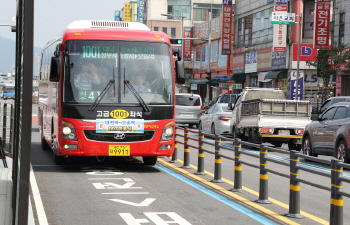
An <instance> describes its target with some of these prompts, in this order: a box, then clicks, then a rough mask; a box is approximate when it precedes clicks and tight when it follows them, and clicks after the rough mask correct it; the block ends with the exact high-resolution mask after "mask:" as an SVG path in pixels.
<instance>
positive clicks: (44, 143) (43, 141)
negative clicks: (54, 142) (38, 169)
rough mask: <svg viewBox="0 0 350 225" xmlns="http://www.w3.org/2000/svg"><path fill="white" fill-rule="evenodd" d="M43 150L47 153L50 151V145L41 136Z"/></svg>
mask: <svg viewBox="0 0 350 225" xmlns="http://www.w3.org/2000/svg"><path fill="white" fill-rule="evenodd" d="M41 148H42V149H43V150H45V151H47V150H50V149H51V148H50V145H49V144H48V143H47V142H46V140H45V138H44V137H43V136H41Z"/></svg>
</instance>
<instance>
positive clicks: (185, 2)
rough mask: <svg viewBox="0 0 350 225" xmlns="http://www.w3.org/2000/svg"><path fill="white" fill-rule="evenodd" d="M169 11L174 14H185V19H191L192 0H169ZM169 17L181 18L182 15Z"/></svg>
mask: <svg viewBox="0 0 350 225" xmlns="http://www.w3.org/2000/svg"><path fill="white" fill-rule="evenodd" d="M168 13H169V14H173V15H182V16H185V18H184V20H190V19H191V1H190V0H168ZM168 19H175V20H181V17H176V16H174V17H171V16H168Z"/></svg>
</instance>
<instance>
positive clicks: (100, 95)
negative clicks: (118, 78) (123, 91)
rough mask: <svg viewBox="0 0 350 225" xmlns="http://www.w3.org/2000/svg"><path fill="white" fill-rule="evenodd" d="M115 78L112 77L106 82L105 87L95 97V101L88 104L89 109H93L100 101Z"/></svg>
mask: <svg viewBox="0 0 350 225" xmlns="http://www.w3.org/2000/svg"><path fill="white" fill-rule="evenodd" d="M114 82H115V80H114V79H110V80H109V82H108V84H107V85H106V87H105V89H103V91H102V92H101V93H100V94H99V96H98V97H97V98H96V99H95V101H94V102H93V103H92V105H91V106H90V109H89V111H94V110H95V108H96V107H97V105H98V104H99V103H100V101H101V100H102V98H103V97H104V96H105V94H106V93H107V91H108V90H109V88H110V87H111V86H112V84H114Z"/></svg>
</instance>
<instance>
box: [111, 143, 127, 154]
mask: <svg viewBox="0 0 350 225" xmlns="http://www.w3.org/2000/svg"><path fill="white" fill-rule="evenodd" d="M108 155H109V156H130V145H110V146H109V151H108Z"/></svg>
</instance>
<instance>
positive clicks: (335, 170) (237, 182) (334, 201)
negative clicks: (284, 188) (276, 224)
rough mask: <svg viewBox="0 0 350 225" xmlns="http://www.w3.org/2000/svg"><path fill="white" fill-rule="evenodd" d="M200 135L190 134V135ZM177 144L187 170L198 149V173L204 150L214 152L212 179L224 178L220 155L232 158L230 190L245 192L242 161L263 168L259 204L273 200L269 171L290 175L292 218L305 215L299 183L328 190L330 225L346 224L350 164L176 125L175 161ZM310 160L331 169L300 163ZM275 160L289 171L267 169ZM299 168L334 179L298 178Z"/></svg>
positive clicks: (261, 170) (200, 173)
mask: <svg viewBox="0 0 350 225" xmlns="http://www.w3.org/2000/svg"><path fill="white" fill-rule="evenodd" d="M179 130H183V131H184V135H181V134H179V133H178V131H179ZM190 133H192V134H196V135H197V134H198V138H193V137H189V134H190ZM178 137H183V138H184V142H180V141H179V140H178ZM204 137H210V138H215V144H213V143H210V142H208V141H206V140H205V139H204ZM189 140H194V141H198V146H193V145H190V144H189ZM221 140H224V141H231V142H233V143H234V148H231V147H228V146H224V145H222V144H221ZM178 144H183V145H184V164H183V167H182V168H184V169H189V168H191V167H190V148H193V149H197V150H198V167H197V172H196V173H195V174H197V175H203V174H205V173H204V152H207V153H209V154H213V155H215V168H214V179H213V180H212V182H214V183H220V182H223V181H222V180H221V158H225V159H229V160H233V161H234V162H235V172H234V187H233V189H231V191H234V192H242V170H243V168H242V164H244V165H247V166H250V167H254V168H257V169H259V170H260V181H259V199H258V200H256V202H257V203H261V204H271V203H272V202H271V201H269V200H268V173H269V172H270V173H273V174H276V175H278V176H282V177H285V178H289V182H290V191H289V211H288V213H286V214H285V216H287V217H292V218H304V216H302V215H301V214H300V183H304V184H307V185H310V186H313V187H316V188H319V189H323V190H327V191H330V192H331V210H330V224H331V225H342V224H343V196H345V197H348V198H350V193H349V192H344V191H343V182H346V183H350V179H348V178H346V177H344V176H343V168H347V169H350V165H349V164H345V163H343V162H341V161H340V160H337V159H332V160H326V159H319V158H317V157H313V156H307V155H303V154H301V153H299V152H297V151H295V150H292V151H287V150H283V149H277V148H273V147H269V146H265V145H262V144H253V143H249V142H245V141H242V140H240V139H238V138H235V139H231V138H227V137H223V136H220V135H212V134H207V133H204V132H202V131H196V130H191V129H188V128H181V127H175V149H174V154H173V156H172V160H171V161H170V162H175V161H176V160H177V148H178ZM204 144H207V145H211V146H215V151H211V150H208V149H205V148H204ZM242 145H244V146H249V147H253V148H257V149H259V155H257V154H254V153H251V152H246V151H242V149H241V148H242ZM221 148H223V149H226V150H229V151H233V152H234V154H235V157H234V158H232V157H229V156H227V155H224V154H222V153H221ZM268 151H272V152H278V153H282V154H286V155H289V159H290V161H289V162H283V161H279V160H276V159H273V158H270V157H268V155H267V153H268ZM242 155H248V156H251V157H255V158H259V159H260V165H256V164H253V163H249V162H247V161H244V160H243V159H242ZM300 158H303V159H307V160H310V161H314V162H320V163H325V164H328V165H331V172H330V173H327V172H321V171H318V170H315V169H311V168H308V167H305V166H302V165H300V164H299V159H300ZM269 161H270V162H274V163H277V164H280V165H284V166H288V167H289V168H290V173H289V174H285V173H282V172H279V171H276V170H273V169H271V168H267V166H268V162H269ZM300 171H306V172H310V173H313V174H317V175H320V176H325V177H329V178H331V186H330V187H329V186H325V185H321V184H317V183H313V182H311V181H308V180H305V179H302V178H300V177H299V175H300Z"/></svg>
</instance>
